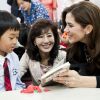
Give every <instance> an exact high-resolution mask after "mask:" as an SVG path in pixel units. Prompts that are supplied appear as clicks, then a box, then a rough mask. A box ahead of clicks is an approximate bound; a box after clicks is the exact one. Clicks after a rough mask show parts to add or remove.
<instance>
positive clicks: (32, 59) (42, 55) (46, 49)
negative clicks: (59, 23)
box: [20, 19, 66, 85]
mask: <svg viewBox="0 0 100 100" xmlns="http://www.w3.org/2000/svg"><path fill="white" fill-rule="evenodd" d="M65 59H66V52H65V51H63V50H59V35H58V32H57V27H56V26H55V24H54V23H53V22H51V21H49V20H45V19H41V20H38V21H36V22H35V23H34V24H33V25H32V28H31V30H30V33H29V37H28V43H27V50H26V52H25V53H24V55H23V56H22V58H21V60H20V76H21V77H22V76H23V75H24V74H25V72H26V71H27V69H28V68H29V70H30V73H31V75H32V78H33V80H34V81H33V84H35V85H39V84H40V83H41V82H40V80H41V76H42V75H43V74H44V73H46V72H47V71H49V70H50V69H51V68H52V67H53V66H55V65H57V64H59V65H61V64H63V63H64V62H65Z"/></svg>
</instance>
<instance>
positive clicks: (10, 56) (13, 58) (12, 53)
mask: <svg viewBox="0 0 100 100" xmlns="http://www.w3.org/2000/svg"><path fill="white" fill-rule="evenodd" d="M7 57H8V58H9V59H12V60H19V58H18V55H17V54H16V53H15V52H11V53H8V54H7Z"/></svg>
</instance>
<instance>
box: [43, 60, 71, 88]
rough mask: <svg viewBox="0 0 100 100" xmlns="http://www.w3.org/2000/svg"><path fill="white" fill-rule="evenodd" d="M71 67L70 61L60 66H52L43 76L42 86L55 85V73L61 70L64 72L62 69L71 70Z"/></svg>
mask: <svg viewBox="0 0 100 100" xmlns="http://www.w3.org/2000/svg"><path fill="white" fill-rule="evenodd" d="M69 67H70V63H69V62H66V63H64V64H62V65H60V66H57V67H54V68H52V69H51V70H49V71H48V72H47V73H46V74H44V75H43V76H42V77H41V85H42V86H48V85H54V84H55V83H56V82H53V81H52V79H53V77H54V75H57V73H59V72H61V73H63V71H64V70H62V69H66V70H69Z"/></svg>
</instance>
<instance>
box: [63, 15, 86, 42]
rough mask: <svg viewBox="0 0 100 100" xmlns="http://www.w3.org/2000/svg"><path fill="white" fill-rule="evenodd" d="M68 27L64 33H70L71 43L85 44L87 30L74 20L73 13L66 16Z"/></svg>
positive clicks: (69, 39)
mask: <svg viewBox="0 0 100 100" xmlns="http://www.w3.org/2000/svg"><path fill="white" fill-rule="evenodd" d="M65 21H66V27H65V29H64V31H66V32H67V33H68V41H69V43H75V42H79V41H80V42H85V41H86V40H85V39H86V29H85V28H83V27H82V26H81V25H80V24H79V23H77V22H76V21H75V19H74V16H73V15H72V14H71V13H68V14H67V15H66V19H65Z"/></svg>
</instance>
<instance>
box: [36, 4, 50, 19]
mask: <svg viewBox="0 0 100 100" xmlns="http://www.w3.org/2000/svg"><path fill="white" fill-rule="evenodd" d="M36 6H37V7H36V13H35V14H36V19H39V18H45V19H50V17H49V14H48V11H47V10H46V8H45V7H44V5H42V4H37V5H36Z"/></svg>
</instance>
